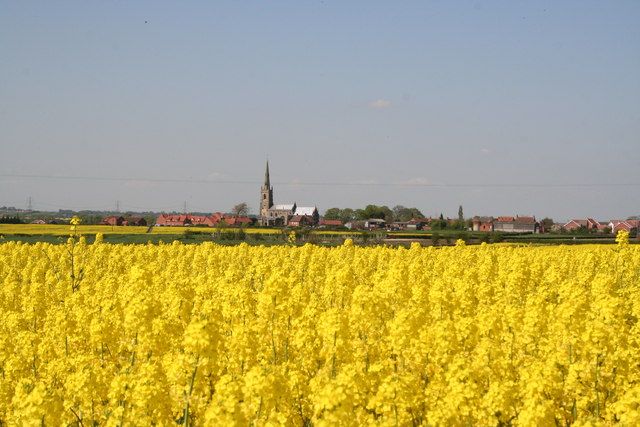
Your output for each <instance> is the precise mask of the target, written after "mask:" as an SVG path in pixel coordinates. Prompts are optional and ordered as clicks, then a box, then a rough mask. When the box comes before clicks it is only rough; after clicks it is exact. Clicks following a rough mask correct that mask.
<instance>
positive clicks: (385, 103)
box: [369, 99, 391, 110]
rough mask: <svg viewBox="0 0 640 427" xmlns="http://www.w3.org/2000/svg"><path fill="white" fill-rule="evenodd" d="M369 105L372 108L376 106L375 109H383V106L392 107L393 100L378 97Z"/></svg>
mask: <svg viewBox="0 0 640 427" xmlns="http://www.w3.org/2000/svg"><path fill="white" fill-rule="evenodd" d="M369 107H370V108H375V109H378V110H380V109H383V108H389V107H391V101H389V100H387V99H376V100H375V101H371V102H370V103H369Z"/></svg>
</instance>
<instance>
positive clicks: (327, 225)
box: [318, 218, 343, 228]
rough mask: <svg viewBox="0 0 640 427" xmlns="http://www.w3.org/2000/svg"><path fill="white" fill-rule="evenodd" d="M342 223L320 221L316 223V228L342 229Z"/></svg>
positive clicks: (326, 220) (336, 220)
mask: <svg viewBox="0 0 640 427" xmlns="http://www.w3.org/2000/svg"><path fill="white" fill-rule="evenodd" d="M342 226H343V224H342V221H340V220H339V219H324V218H323V219H321V220H320V222H319V223H318V227H321V228H330V227H342Z"/></svg>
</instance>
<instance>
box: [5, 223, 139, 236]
mask: <svg viewBox="0 0 640 427" xmlns="http://www.w3.org/2000/svg"><path fill="white" fill-rule="evenodd" d="M78 230H79V232H80V233H84V234H97V233H102V234H143V233H146V232H147V227H137V226H130V227H129V226H128V227H125V226H118V225H114V226H111V225H78ZM1 234H30V235H36V234H43V235H52V236H64V235H69V226H68V225H65V224H0V235H1Z"/></svg>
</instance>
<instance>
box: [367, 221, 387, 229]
mask: <svg viewBox="0 0 640 427" xmlns="http://www.w3.org/2000/svg"><path fill="white" fill-rule="evenodd" d="M386 225H387V221H385V220H384V219H379V218H369V219H368V220H366V221H365V222H364V228H368V229H369V230H375V229H380V228H385V227H386Z"/></svg>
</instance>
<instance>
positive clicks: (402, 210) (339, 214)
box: [324, 205, 424, 222]
mask: <svg viewBox="0 0 640 427" xmlns="http://www.w3.org/2000/svg"><path fill="white" fill-rule="evenodd" d="M324 218H325V219H339V220H341V221H342V222H349V221H355V220H367V219H371V218H377V219H384V220H385V221H387V222H396V221H400V222H405V221H410V220H412V219H417V218H424V215H423V214H422V212H420V210H419V209H418V208H407V207H405V206H401V205H397V206H394V207H393V208H389V207H388V206H377V205H367V206H366V207H365V208H364V209H351V208H344V209H341V208H330V209H327V211H326V212H325V213H324Z"/></svg>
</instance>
